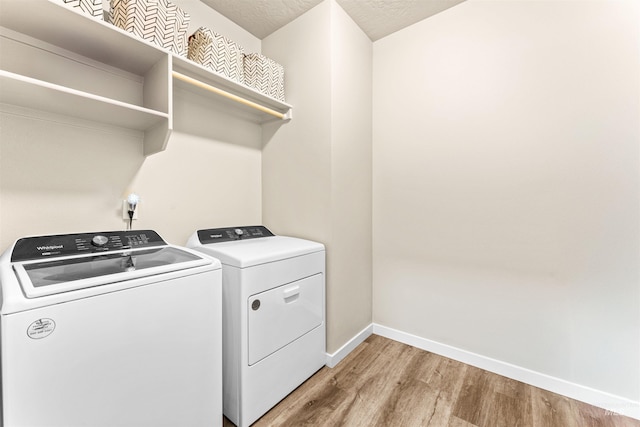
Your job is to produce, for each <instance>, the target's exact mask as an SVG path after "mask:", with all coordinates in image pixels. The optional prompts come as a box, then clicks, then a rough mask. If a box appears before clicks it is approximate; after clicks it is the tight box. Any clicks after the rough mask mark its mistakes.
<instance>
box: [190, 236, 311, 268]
mask: <svg viewBox="0 0 640 427" xmlns="http://www.w3.org/2000/svg"><path fill="white" fill-rule="evenodd" d="M193 248H194V249H198V250H200V251H202V252H204V253H206V254H207V255H211V256H213V257H214V258H217V259H219V260H220V262H222V264H223V265H231V266H233V267H238V268H247V267H252V266H254V265H259V264H265V263H268V262H273V261H281V260H284V259H288V258H293V257H297V256H301V255H307V254H310V253H314V252H321V251H324V245H323V244H322V243H317V242H312V241H310V240H304V239H298V238H295V237H285V236H271V237H263V238H260V239H247V240H236V241H229V242H223V243H211V244H205V245H203V244H199V245H194V246H193Z"/></svg>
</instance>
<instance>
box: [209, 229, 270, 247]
mask: <svg viewBox="0 0 640 427" xmlns="http://www.w3.org/2000/svg"><path fill="white" fill-rule="evenodd" d="M273 235H274V234H273V233H272V232H270V231H269V230H268V229H267V227H264V226H262V225H252V226H247V227H226V228H210V229H207V230H198V239H199V240H200V243H202V244H208V243H220V242H231V241H235V240H248V239H257V238H260V237H270V236H273Z"/></svg>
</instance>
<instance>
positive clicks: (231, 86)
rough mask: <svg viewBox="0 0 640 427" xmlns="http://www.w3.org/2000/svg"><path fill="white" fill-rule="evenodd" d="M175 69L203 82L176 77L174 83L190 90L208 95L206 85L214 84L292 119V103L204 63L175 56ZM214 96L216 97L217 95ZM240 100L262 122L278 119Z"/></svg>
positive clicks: (284, 117) (283, 118)
mask: <svg viewBox="0 0 640 427" xmlns="http://www.w3.org/2000/svg"><path fill="white" fill-rule="evenodd" d="M173 70H174V71H176V72H178V73H180V74H182V75H184V76H187V77H190V78H192V79H194V80H195V81H197V82H200V83H202V84H201V85H198V84H197V83H196V84H193V83H188V82H186V81H185V80H181V79H180V78H177V79H176V78H174V84H177V85H179V86H181V87H185V88H186V89H188V90H196V91H199V92H200V93H202V94H205V95H206V92H208V90H207V89H206V88H205V86H207V85H208V86H212V87H214V88H218V89H221V90H223V91H225V92H228V93H230V94H232V95H235V96H238V97H239V98H241V99H243V100H245V101H248V103H255V104H258V105H259V106H262V107H264V108H265V109H268V110H272V111H273V112H276V113H279V114H281V115H282V117H280V118H279V119H280V120H289V119H291V114H292V108H293V107H292V106H291V105H290V104H287V103H286V102H282V101H280V100H278V99H275V98H272V97H270V96H267V95H265V94H263V93H261V92H258V91H257V90H255V89H253V88H250V87H248V86H245V85H243V84H240V83H238V82H236V81H234V80H231V79H229V78H228V77H226V76H223V75H222V74H217V73H214V72H211V71H209V70H208V69H206V68H205V67H203V66H202V65H200V64H196V63H195V62H193V61H191V60H189V59H186V58H182V57H179V56H174V57H173ZM213 96H214V97H215V95H213ZM218 96H220V95H218ZM212 99H215V98H212ZM238 102H239V103H240V104H244V107H246V110H247V111H249V112H253V113H254V114H255V116H256V120H257V121H258V122H261V123H262V122H267V121H271V120H278V117H276V115H274V114H271V113H269V112H266V111H260V109H258V108H256V107H251V106H249V105H248V103H244V102H242V101H238Z"/></svg>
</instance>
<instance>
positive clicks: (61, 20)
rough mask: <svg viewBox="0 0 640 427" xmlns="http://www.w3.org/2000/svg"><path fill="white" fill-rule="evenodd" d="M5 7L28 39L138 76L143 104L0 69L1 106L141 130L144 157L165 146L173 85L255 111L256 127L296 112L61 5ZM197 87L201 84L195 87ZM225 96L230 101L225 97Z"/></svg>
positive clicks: (40, 0)
mask: <svg viewBox="0 0 640 427" xmlns="http://www.w3.org/2000/svg"><path fill="white" fill-rule="evenodd" d="M0 2H1V5H0V26H1V27H4V28H6V29H8V30H10V31H14V32H16V33H19V34H22V35H24V36H27V37H26V38H25V39H27V38H32V39H35V40H39V41H42V42H45V43H46V44H48V45H52V46H55V47H57V48H60V49H62V50H63V51H68V52H71V53H73V54H76V55H80V56H82V57H84V58H88V59H89V60H91V61H96V62H98V63H100V64H105V65H106V66H107V67H111V68H116V69H120V70H123V71H125V72H128V73H131V74H133V75H137V76H140V77H141V80H142V81H143V82H144V83H143V86H144V88H143V92H144V102H143V105H141V106H138V105H133V104H127V103H124V102H121V101H117V100H114V99H109V98H107V97H104V96H99V95H95V94H91V93H88V92H84V91H79V90H76V89H73V88H68V87H64V86H61V85H59V84H55V83H52V82H47V81H43V80H40V79H34V78H31V77H29V76H26V75H20V74H19V73H14V72H13V70H11V71H9V70H0V85H1V86H0V102H2V103H7V104H14V105H19V106H23V107H28V108H32V109H37V110H44V111H52V112H56V113H61V114H65V115H69V116H72V117H79V118H83V119H88V120H93V121H97V122H101V123H106V124H113V125H116V126H121V127H125V128H130V129H135V130H141V131H143V132H144V152H145V154H146V155H149V154H153V153H157V152H159V151H162V150H164V149H165V147H166V143H167V140H168V138H169V135H170V133H171V130H172V127H173V124H172V122H173V120H172V119H173V105H172V99H173V95H172V91H173V85H174V84H175V85H176V86H183V87H187V88H188V90H192V91H196V92H198V93H199V94H201V95H204V96H207V97H209V98H210V99H211V101H212V102H230V101H229V99H232V100H233V102H235V103H236V104H237V105H238V106H239V108H241V109H242V110H244V111H248V112H250V113H251V116H252V117H254V120H255V121H256V122H257V123H263V122H266V121H271V120H289V119H290V118H291V111H292V107H291V105H289V104H287V103H284V102H280V101H279V100H277V99H274V98H271V97H269V96H266V95H264V94H262V93H260V92H258V91H256V90H254V89H252V88H249V87H247V86H245V85H243V84H240V83H237V82H235V81H233V80H230V79H228V78H226V77H225V76H222V75H219V74H216V73H214V72H212V71H209V70H208V69H206V68H204V67H202V66H200V65H199V64H196V63H194V62H192V61H190V60H188V59H186V58H183V57H179V56H176V55H174V54H172V53H170V52H169V51H168V50H165V49H162V48H160V47H158V46H156V45H154V44H151V43H149V42H147V41H145V40H142V39H139V38H137V37H135V36H134V35H132V34H130V33H128V32H126V31H123V30H121V29H120V28H117V27H115V26H113V25H111V24H109V23H106V22H104V21H102V20H99V19H95V18H93V17H90V16H89V15H87V14H84V13H82V12H80V11H78V10H77V9H73V8H70V7H67V6H65V5H63V4H62V3H58V2H56V1H54V0H29V1H26V0H0ZM0 35H1V34H0ZM175 73H178V74H175ZM174 75H176V76H179V77H181V78H175V77H174ZM192 80H193V81H196V82H197V83H196V84H193V82H192ZM98 84H99V83H98ZM212 89H213V90H212ZM221 92H224V93H223V95H224V94H230V96H222V97H221V95H220V93H221Z"/></svg>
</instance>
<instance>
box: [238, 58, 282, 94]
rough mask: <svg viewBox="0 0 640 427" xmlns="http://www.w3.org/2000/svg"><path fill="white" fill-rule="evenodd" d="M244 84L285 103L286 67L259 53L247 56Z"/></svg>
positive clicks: (245, 59)
mask: <svg viewBox="0 0 640 427" xmlns="http://www.w3.org/2000/svg"><path fill="white" fill-rule="evenodd" d="M244 83H245V85H247V86H249V87H251V88H254V89H256V90H258V91H260V92H262V93H264V94H265V95H269V96H270V97H272V98H275V99H278V100H280V101H282V102H284V67H283V66H282V65H280V64H278V63H277V62H276V61H274V60H273V59H270V58H267V57H266V56H263V55H260V54H259V53H250V54H248V55H245V56H244Z"/></svg>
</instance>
